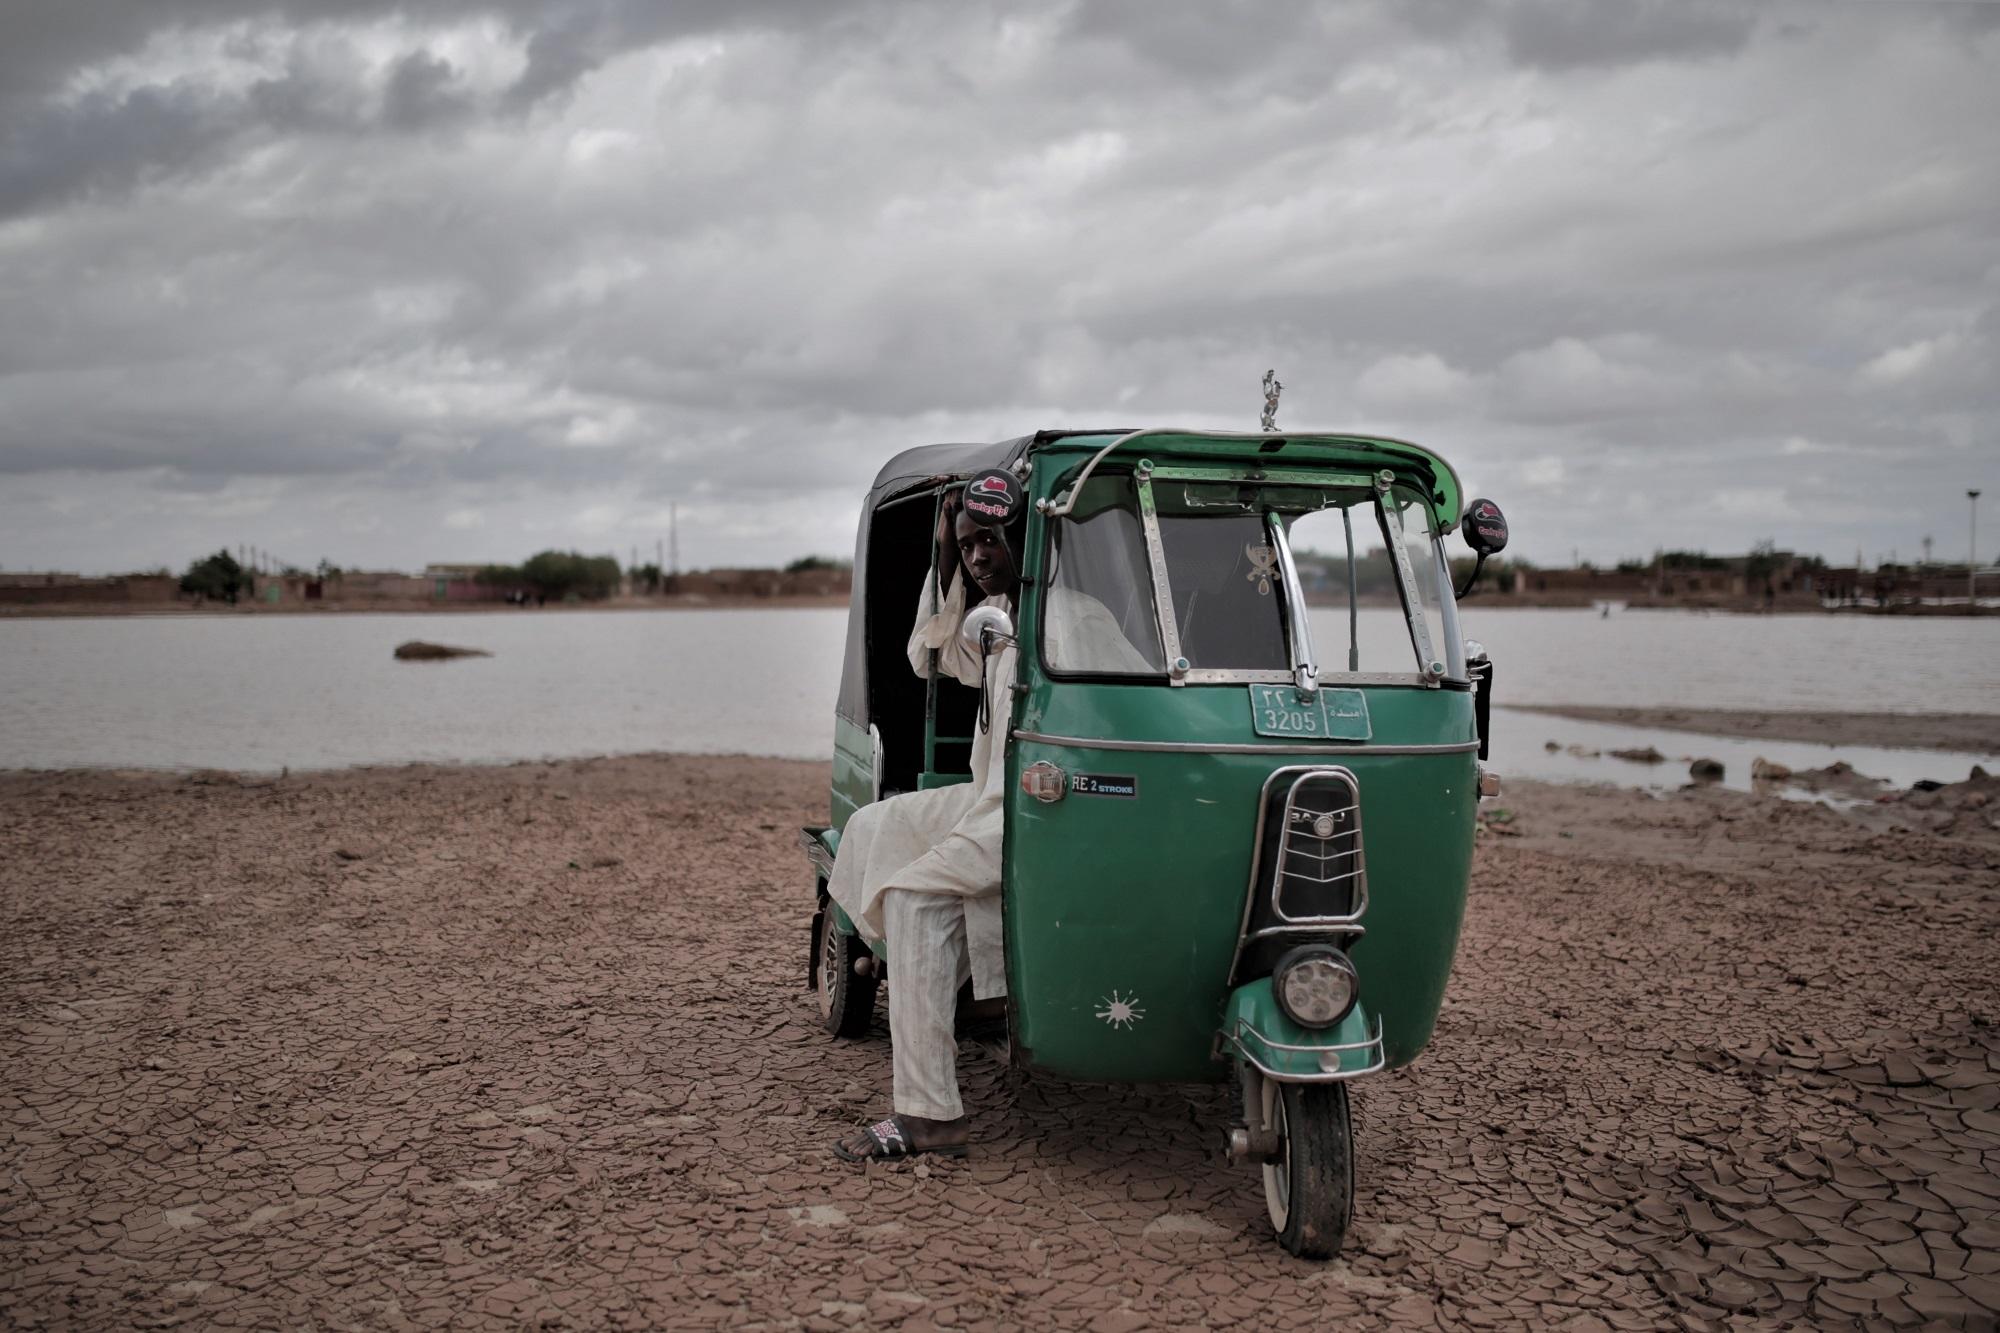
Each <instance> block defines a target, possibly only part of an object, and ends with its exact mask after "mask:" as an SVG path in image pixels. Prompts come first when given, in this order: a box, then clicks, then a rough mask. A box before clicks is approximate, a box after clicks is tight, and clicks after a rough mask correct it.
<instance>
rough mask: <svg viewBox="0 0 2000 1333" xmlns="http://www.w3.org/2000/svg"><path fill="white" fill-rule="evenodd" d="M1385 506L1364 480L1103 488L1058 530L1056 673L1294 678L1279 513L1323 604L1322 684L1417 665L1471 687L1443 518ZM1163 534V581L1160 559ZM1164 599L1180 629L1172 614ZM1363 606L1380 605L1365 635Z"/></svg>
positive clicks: (1318, 626)
mask: <svg viewBox="0 0 2000 1333" xmlns="http://www.w3.org/2000/svg"><path fill="white" fill-rule="evenodd" d="M1340 482H1351V483H1352V484H1337V483H1340ZM1380 498H1381V503H1380V505H1379V506H1378V504H1377V499H1378V496H1377V492H1376V490H1375V488H1374V487H1373V485H1372V484H1371V482H1370V480H1369V479H1367V478H1363V477H1355V478H1337V479H1334V481H1333V482H1331V483H1329V484H1283V485H1269V484H1257V483H1250V482H1237V481H1228V480H1207V479H1191V478H1188V477H1185V476H1178V475H1172V470H1170V469H1161V471H1160V474H1159V475H1157V476H1154V477H1149V478H1146V479H1145V481H1144V483H1143V484H1141V483H1140V482H1139V480H1138V479H1137V478H1135V477H1134V476H1132V475H1129V474H1127V475H1110V476H1105V475H1097V476H1093V477H1091V478H1090V480H1089V481H1088V482H1086V483H1085V485H1084V487H1083V489H1082V491H1081V492H1080V493H1079V494H1078V496H1077V501H1076V504H1075V506H1074V507H1073V508H1072V510H1071V512H1070V514H1069V516H1068V517H1067V518H1064V519H1061V520H1059V521H1057V522H1056V523H1054V524H1053V525H1052V530H1051V539H1050V548H1051V549H1050V555H1051V562H1052V568H1051V573H1050V576H1049V578H1048V581H1047V586H1048V589H1049V591H1048V596H1047V597H1046V598H1045V600H1044V603H1043V645H1044V647H1043V652H1044V658H1045V661H1046V663H1047V665H1048V668H1049V670H1050V671H1052V672H1055V673H1057V674H1061V675H1088V676H1160V675H1165V674H1168V673H1169V670H1170V668H1171V667H1172V665H1173V663H1174V660H1175V658H1176V657H1178V658H1179V659H1180V661H1181V662H1182V663H1183V664H1184V665H1183V666H1182V668H1181V670H1180V671H1179V672H1178V673H1177V674H1178V675H1179V676H1180V677H1181V678H1182V679H1185V680H1186V681H1187V682H1188V683H1190V684H1204V683H1222V682H1228V681H1279V680H1289V679H1291V678H1292V672H1293V669H1294V667H1295V665H1296V663H1295V662H1294V661H1293V652H1294V644H1293V642H1292V640H1291V639H1290V637H1289V635H1288V626H1287V623H1286V618H1287V616H1288V614H1289V612H1288V609H1287V607H1288V598H1287V589H1286V588H1285V584H1284V580H1285V577H1286V576H1285V572H1284V567H1283V564H1284V562H1283V561H1282V560H1281V559H1280V556H1279V552H1278V550H1277V547H1276V544H1275V542H1274V539H1273V533H1272V528H1271V523H1272V516H1273V515H1276V517H1277V521H1278V522H1279V523H1280V524H1281V525H1282V528H1283V530H1284V532H1285V533H1286V534H1287V537H1288V541H1287V544H1288V545H1289V547H1290V550H1291V554H1292V556H1293V565H1294V568H1295V569H1296V571H1297V576H1298V581H1299V584H1300V588H1299V591H1300V592H1301V594H1302V595H1303V599H1304V601H1306V602H1307V603H1309V604H1310V606H1311V609H1310V611H1309V613H1308V616H1307V619H1308V620H1309V621H1310V622H1311V628H1312V630H1313V633H1312V636H1311V637H1312V639H1313V640H1314V643H1315V651H1316V653H1317V656H1318V658H1319V661H1318V668H1319V675H1320V676H1321V677H1322V678H1327V677H1331V676H1336V675H1340V674H1344V673H1345V674H1353V673H1364V672H1365V673H1391V674H1395V673H1409V672H1411V670H1412V667H1413V666H1414V667H1415V669H1416V671H1417V672H1418V673H1423V672H1424V671H1425V670H1426V667H1427V665H1428V664H1430V663H1433V662H1439V663H1440V664H1441V665H1443V666H1444V667H1445V670H1444V671H1442V672H1441V673H1432V674H1433V677H1434V678H1435V676H1436V675H1443V676H1447V677H1451V676H1462V675H1463V663H1462V656H1463V655H1462V653H1460V652H1458V651H1454V650H1453V649H1454V648H1455V645H1454V644H1451V643H1450V641H1451V639H1452V638H1453V634H1452V632H1451V631H1450V630H1448V629H1447V623H1446V622H1447V621H1448V620H1450V621H1453V622H1455V619H1456V617H1455V615H1454V614H1453V610H1452V608H1450V607H1449V605H1448V602H1449V597H1450V593H1449V589H1448V588H1447V587H1446V584H1445V581H1444V578H1443V576H1442V571H1443V569H1444V565H1443V563H1442V557H1441V554H1440V551H1439V546H1438V540H1437V536H1436V534H1435V532H1434V531H1433V529H1432V526H1431V521H1430V517H1429V511H1428V509H1427V508H1426V506H1425V505H1424V504H1423V502H1422V501H1421V499H1420V498H1419V497H1418V496H1416V495H1415V494H1413V493H1409V492H1405V491H1404V490H1402V489H1401V488H1400V487H1392V488H1390V489H1389V490H1388V491H1387V492H1385V493H1383V494H1382V495H1381V497H1380ZM1147 500H1150V506H1151V512H1150V514H1149V513H1148V512H1147V505H1146V503H1145V501H1147ZM1149 526H1150V527H1151V528H1152V529H1153V530H1154V531H1155V532H1156V533H1157V541H1158V545H1159V549H1160V551H1161V553H1162V555H1163V557H1164V561H1163V564H1164V568H1163V569H1156V568H1155V566H1154V562H1153V560H1152V555H1151V549H1150V542H1149V536H1151V535H1152V534H1150V533H1149V530H1148V529H1149ZM1398 550H1400V551H1401V553H1402V555H1403V557H1404V559H1403V560H1402V561H1398V560H1397V559H1396V558H1395V552H1397V551H1398ZM1162 575H1163V576H1164V577H1162ZM1163 584H1164V588H1163ZM1163 595H1164V597H1165V599H1166V600H1167V602H1168V603H1169V604H1170V605H1171V608H1172V612H1171V618H1170V619H1169V618H1168V617H1163V616H1162V615H1161V614H1160V608H1161V600H1162V596H1163ZM1362 606H1366V607H1368V608H1370V613H1369V615H1368V616H1367V617H1366V620H1365V622H1364V620H1363V618H1362V617H1361V616H1360V615H1359V614H1358V611H1359V609H1360V608H1361V607H1362ZM1350 607H1352V608H1353V609H1354V611H1355V612H1356V613H1355V614H1349V609H1350ZM1336 608H1338V609H1336ZM1384 612H1390V613H1391V614H1384ZM1448 645H1449V646H1448Z"/></svg>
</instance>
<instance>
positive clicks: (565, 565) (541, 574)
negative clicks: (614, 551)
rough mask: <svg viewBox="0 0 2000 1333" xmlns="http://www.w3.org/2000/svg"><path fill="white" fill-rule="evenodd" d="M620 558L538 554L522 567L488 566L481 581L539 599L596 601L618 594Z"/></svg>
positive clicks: (529, 558)
mask: <svg viewBox="0 0 2000 1333" xmlns="http://www.w3.org/2000/svg"><path fill="white" fill-rule="evenodd" d="M619 577H620V569H619V565H618V558H617V557H616V556H610V555H584V554H582V553H581V552H578V551H537V552H536V553H535V554H533V555H531V556H529V557H528V558H527V560H526V561H524V562H523V563H521V564H518V565H486V566H484V567H483V568H481V569H480V571H479V573H478V575H477V578H478V581H479V582H481V583H483V584H487V585H489V586H491V587H500V588H521V589H524V590H526V591H529V592H532V593H534V594H535V595H536V596H538V597H544V598H553V599H555V600H556V601H566V600H568V599H569V598H572V597H574V598H578V599H580V600H594V599H596V598H600V597H609V596H611V595H612V594H613V593H615V592H617V591H618V580H619Z"/></svg>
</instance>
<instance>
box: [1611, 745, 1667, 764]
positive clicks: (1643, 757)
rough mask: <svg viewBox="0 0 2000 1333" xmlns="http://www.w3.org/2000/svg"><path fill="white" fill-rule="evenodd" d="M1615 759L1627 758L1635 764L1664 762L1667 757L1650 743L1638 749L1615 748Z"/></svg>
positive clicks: (1613, 756)
mask: <svg viewBox="0 0 2000 1333" xmlns="http://www.w3.org/2000/svg"><path fill="white" fill-rule="evenodd" d="M1611 757H1612V758H1613V759H1625V760H1629V761H1631V762H1632V763H1635V764H1664V763H1666V762H1667V757H1666V756H1665V755H1663V754H1661V753H1660V752H1659V751H1658V750H1655V749H1654V748H1653V747H1652V746H1650V745H1648V746H1645V747H1643V748H1641V749H1637V750H1613V751H1612V752H1611Z"/></svg>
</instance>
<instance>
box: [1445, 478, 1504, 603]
mask: <svg viewBox="0 0 2000 1333" xmlns="http://www.w3.org/2000/svg"><path fill="white" fill-rule="evenodd" d="M1458 530H1459V532H1460V534H1461V535H1463V536H1464V538H1465V544H1466V545H1467V546H1470V547H1471V548H1472V553H1473V554H1474V555H1476V556H1478V557H1479V558H1478V559H1477V560H1475V561H1473V563H1472V573H1471V575H1470V576H1469V577H1467V579H1466V580H1465V586H1464V587H1463V588H1460V589H1458V590H1457V595H1458V598H1459V600H1461V601H1463V600H1464V599H1465V598H1467V597H1470V596H1472V587H1473V585H1474V584H1476V583H1478V582H1479V571H1480V570H1482V569H1484V568H1486V557H1487V556H1489V555H1498V554H1500V552H1502V551H1504V550H1506V549H1507V516H1506V515H1505V514H1503V513H1501V512H1500V506H1499V505H1497V504H1494V503H1493V502H1492V501H1491V500H1474V501H1473V502H1472V503H1471V504H1469V505H1467V506H1466V507H1465V513H1464V514H1463V515H1461V516H1460V517H1459V520H1458Z"/></svg>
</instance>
